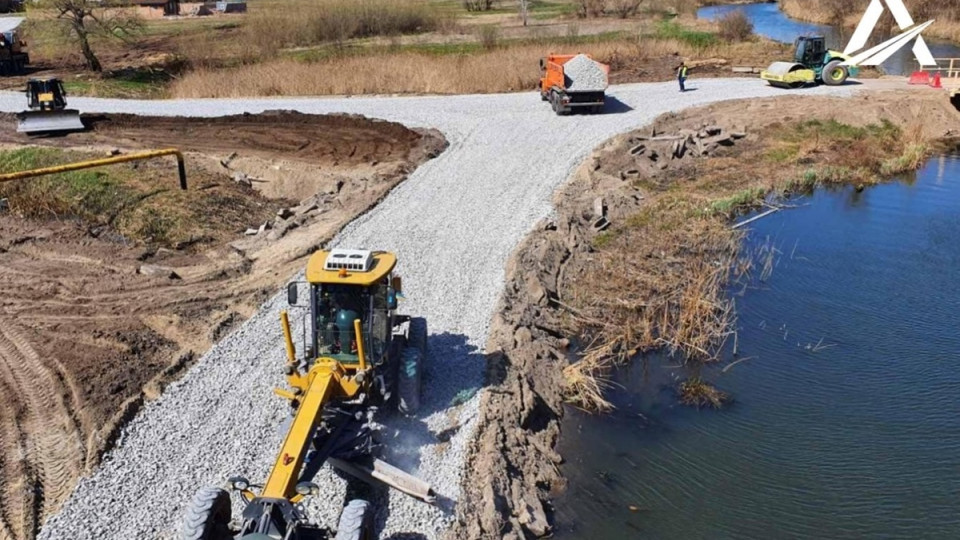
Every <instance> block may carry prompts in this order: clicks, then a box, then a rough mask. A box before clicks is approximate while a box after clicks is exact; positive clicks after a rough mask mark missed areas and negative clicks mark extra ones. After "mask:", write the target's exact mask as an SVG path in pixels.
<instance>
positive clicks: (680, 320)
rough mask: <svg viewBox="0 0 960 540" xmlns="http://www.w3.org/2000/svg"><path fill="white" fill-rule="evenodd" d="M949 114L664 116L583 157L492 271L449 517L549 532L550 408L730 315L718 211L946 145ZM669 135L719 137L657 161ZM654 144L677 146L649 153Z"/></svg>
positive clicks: (487, 526)
mask: <svg viewBox="0 0 960 540" xmlns="http://www.w3.org/2000/svg"><path fill="white" fill-rule="evenodd" d="M907 97H909V101H908V100H907V99H905V98H907ZM905 104H907V105H905ZM957 117H958V114H957V112H956V111H955V110H953V109H952V107H950V105H949V103H948V102H947V101H946V100H945V99H943V95H942V94H940V93H936V92H932V91H931V92H906V91H890V92H883V93H871V94H862V95H860V96H857V97H853V98H847V99H840V98H807V99H804V100H802V101H799V100H797V99H795V98H794V97H791V96H789V95H785V96H784V97H782V98H776V99H772V100H753V101H741V102H730V103H723V104H719V105H714V106H710V107H706V108H700V109H695V110H691V111H688V112H684V113H681V114H679V115H665V116H662V117H660V118H659V119H658V120H657V121H656V122H655V123H654V125H653V127H652V128H651V127H647V128H644V129H641V130H638V131H636V132H633V133H629V134H626V135H623V136H620V137H617V138H615V139H613V140H612V141H610V142H608V143H607V144H605V145H603V146H602V147H601V148H600V149H598V150H597V152H596V153H595V154H594V156H593V158H592V159H589V160H587V162H586V163H585V164H584V165H583V166H582V167H581V168H580V170H579V171H578V172H577V174H576V175H575V176H574V178H573V180H571V181H570V182H569V183H567V184H566V185H565V186H564V187H563V188H562V189H561V190H560V191H559V192H558V193H557V194H556V196H555V199H554V203H555V208H556V214H555V216H554V218H552V219H550V220H545V221H543V222H541V223H540V224H539V225H538V226H537V227H536V229H535V231H534V232H533V233H531V234H530V235H529V236H528V237H527V239H526V240H525V241H524V242H523V243H522V244H521V246H520V247H519V248H518V249H517V251H515V252H514V254H513V257H512V258H511V261H510V264H509V266H508V269H507V287H506V290H505V292H504V295H503V298H502V300H501V302H502V303H501V308H500V309H499V314H498V316H497V317H496V319H495V320H494V322H493V325H492V328H491V338H490V341H489V343H488V346H487V350H488V351H494V352H493V353H491V355H490V358H489V364H488V381H489V384H490V385H491V391H489V392H487V393H486V395H485V397H484V400H485V402H484V404H483V406H482V408H481V411H483V412H482V416H481V419H480V427H479V430H480V431H479V432H478V433H479V437H478V438H477V442H476V443H475V445H474V448H473V449H472V450H473V451H472V454H471V455H472V457H471V464H470V466H469V467H468V470H470V471H471V475H472V478H474V479H476V481H468V482H467V483H466V486H467V487H466V493H465V494H464V499H463V500H462V504H461V506H463V507H473V508H480V509H482V510H481V511H479V512H475V514H474V515H475V516H480V517H479V518H476V519H473V520H472V521H461V526H462V527H463V528H465V529H466V532H467V533H469V535H470V537H488V536H489V535H491V534H494V533H493V531H503V530H508V531H511V534H513V536H509V535H508V536H505V537H512V538H520V537H522V535H523V534H532V535H536V536H542V535H544V534H547V533H549V531H550V529H551V523H552V515H551V512H552V511H551V506H550V502H549V501H550V500H551V499H552V498H553V497H554V496H556V494H558V493H560V492H561V491H562V490H563V486H564V481H563V478H562V475H561V474H560V471H559V468H558V466H559V464H560V463H562V462H563V460H564V456H560V455H559V454H558V453H557V452H556V450H555V446H556V443H557V441H558V439H559V437H560V427H559V425H560V424H559V420H560V418H561V417H562V416H563V408H564V402H567V403H572V404H574V405H576V406H579V407H583V408H591V409H595V410H602V409H603V408H604V407H607V406H608V404H607V403H606V401H605V400H604V399H603V379H604V376H605V375H606V374H607V373H608V370H609V369H610V368H611V367H612V366H613V365H614V364H615V363H617V362H622V361H624V360H626V359H628V358H630V357H632V356H634V355H635V354H636V353H638V352H642V351H647V350H651V349H654V348H665V349H667V350H673V351H674V352H676V353H678V355H683V356H691V357H694V358H698V359H700V360H709V359H711V358H712V357H713V354H714V352H715V350H716V346H717V345H718V342H719V341H722V339H723V337H724V335H725V334H726V332H727V328H728V327H727V323H728V322H729V320H730V312H729V311H728V309H727V304H726V301H727V300H726V298H725V296H724V295H723V289H722V288H723V286H724V285H725V284H726V283H727V282H728V278H729V276H730V275H731V272H736V271H737V270H738V268H737V267H736V265H734V264H733V263H735V262H738V261H741V260H742V259H741V258H740V257H738V247H739V238H740V237H739V236H738V233H737V232H736V231H733V230H731V229H730V227H729V220H730V218H731V217H733V216H735V215H737V214H738V213H740V212H741V211H743V210H745V209H748V208H755V207H757V206H758V205H760V204H762V203H763V202H764V201H768V202H770V203H771V204H772V203H773V201H772V200H768V199H767V197H768V196H771V195H775V196H781V195H785V194H789V193H792V192H797V191H802V190H810V189H814V188H815V187H817V186H820V185H825V184H830V183H854V184H857V185H866V184H869V183H875V182H880V181H882V180H883V179H884V178H886V177H887V176H888V175H890V174H894V173H895V172H897V171H900V170H908V169H911V168H915V167H916V166H918V165H919V163H920V162H921V161H922V159H923V157H924V156H925V155H926V152H927V150H928V148H929V145H931V144H933V142H934V141H936V140H938V139H942V138H945V137H951V136H954V135H955V133H954V132H953V131H952V129H953V126H954V125H955V123H956V120H957V119H958V118H957ZM718 128H719V129H720V132H719V134H716V133H715V134H710V133H709V132H715V131H716V130H717V129H718ZM681 130H691V131H692V132H693V133H694V134H699V133H700V131H703V130H706V131H707V132H708V133H707V134H706V135H707V137H706V138H699V140H700V141H701V142H703V141H704V140H707V139H708V138H709V137H716V136H717V135H719V136H721V138H722V136H723V135H724V134H729V137H730V141H723V142H722V143H721V142H719V140H714V141H711V142H708V143H707V147H708V148H709V151H708V152H707V153H708V154H709V157H690V158H681V159H670V157H669V156H670V155H672V145H673V144H674V143H676V142H677V141H678V140H688V139H687V136H688V135H689V132H684V131H681ZM741 135H745V136H743V137H741ZM663 136H668V137H673V136H681V137H683V139H670V140H669V141H665V140H656V141H654V144H650V141H651V137H663ZM693 138H694V139H698V137H693ZM665 142H668V143H669V145H670V147H671V148H670V151H671V153H670V154H666V153H662V152H663V150H662V147H661V143H665ZM714 142H716V143H717V144H718V146H717V147H715V148H713V147H711V145H712V144H713V143H714ZM641 146H645V147H646V148H644V149H641V148H640V147H641ZM693 146H696V143H693ZM654 147H655V148H654ZM687 147H688V149H687V150H686V151H687V152H694V150H693V149H692V148H690V145H689V144H688V145H687ZM653 150H655V151H656V152H657V155H658V156H659V157H658V159H657V160H651V159H650V155H651V152H652V151H653ZM696 152H700V150H699V149H698V150H697V151H696ZM603 220H606V221H608V222H609V223H610V224H609V226H606V225H605V224H604V222H603ZM745 268H746V267H745V266H741V267H739V270H741V271H742V270H744V269H745ZM578 344H579V346H578ZM572 347H573V348H575V349H576V354H572V353H571V348H572ZM571 358H573V359H575V361H574V362H571ZM507 508H513V509H515V510H514V511H513V512H512V513H507V514H505V513H504V512H505V510H506V509H507Z"/></svg>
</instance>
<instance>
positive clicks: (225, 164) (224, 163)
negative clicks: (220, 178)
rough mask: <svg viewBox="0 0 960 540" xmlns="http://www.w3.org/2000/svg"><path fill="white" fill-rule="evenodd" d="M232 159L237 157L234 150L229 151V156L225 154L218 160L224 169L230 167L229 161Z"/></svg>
mask: <svg viewBox="0 0 960 540" xmlns="http://www.w3.org/2000/svg"><path fill="white" fill-rule="evenodd" d="M234 159H237V153H236V152H231V153H230V155H229V156H227V157H225V158H223V159H221V160H220V165H221V166H223V167H224V168H225V169H229V168H230V163H231V162H232V161H233V160H234Z"/></svg>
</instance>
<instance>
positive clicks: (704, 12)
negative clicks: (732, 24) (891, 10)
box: [697, 2, 960, 75]
mask: <svg viewBox="0 0 960 540" xmlns="http://www.w3.org/2000/svg"><path fill="white" fill-rule="evenodd" d="M864 8H866V2H864ZM737 10H740V11H743V12H744V13H745V14H746V15H747V17H749V18H750V21H751V22H753V29H754V32H755V33H756V34H758V35H761V36H764V37H767V38H770V39H773V40H775V41H780V42H783V43H793V42H794V40H795V39H796V38H797V36H809V35H822V36H825V37H826V38H827V46H828V47H829V48H831V49H834V50H840V51H842V50H843V49H844V48H845V47H846V44H847V41H848V40H849V39H850V32H849V31H847V32H842V31H841V30H840V29H838V28H837V27H834V26H826V25H820V24H812V23H806V22H802V21H798V20H796V19H791V18H790V17H787V16H786V15H785V14H784V13H783V12H782V11H780V5H779V4H777V3H762V4H744V5H721V6H709V7H705V8H701V9H700V10H699V11H698V12H697V16H698V17H700V18H701V19H707V20H711V21H712V20H716V19H718V18H720V17H722V16H724V15H726V14H727V13H730V12H731V11H737ZM933 24H937V23H933ZM924 40H925V41H926V42H927V45H929V46H930V52H932V53H933V56H934V58H960V46H957V45H956V44H953V43H950V42H945V41H938V40H933V39H930V38H929V37H924ZM910 49H911V46H908V47H904V48H903V49H901V50H900V51H899V52H897V53H896V54H894V55H893V56H892V57H890V59H889V60H887V61H886V62H884V63H883V65H882V66H881V67H882V68H883V70H884V72H885V73H887V74H888V75H909V74H910V73H911V72H913V71H914V70H915V69H917V67H918V66H917V62H916V58H915V57H914V56H913V52H911V50H910ZM784 60H789V59H788V58H784Z"/></svg>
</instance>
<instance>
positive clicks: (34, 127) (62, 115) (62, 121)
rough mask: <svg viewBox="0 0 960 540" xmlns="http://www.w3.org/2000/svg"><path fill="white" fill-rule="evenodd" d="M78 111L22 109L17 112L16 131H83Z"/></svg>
mask: <svg viewBox="0 0 960 540" xmlns="http://www.w3.org/2000/svg"><path fill="white" fill-rule="evenodd" d="M84 129H85V128H84V126H83V122H82V121H81V120H80V111H77V110H74V109H61V110H59V111H24V112H21V113H18V114H17V133H54V132H59V131H83V130H84Z"/></svg>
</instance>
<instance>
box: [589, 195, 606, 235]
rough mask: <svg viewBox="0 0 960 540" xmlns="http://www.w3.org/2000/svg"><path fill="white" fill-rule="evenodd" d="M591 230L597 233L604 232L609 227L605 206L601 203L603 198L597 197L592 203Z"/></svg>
mask: <svg viewBox="0 0 960 540" xmlns="http://www.w3.org/2000/svg"><path fill="white" fill-rule="evenodd" d="M593 217H594V218H596V219H594V220H593V228H594V229H596V230H598V231H603V230H606V229H607V228H608V227H610V220H608V219H607V206H606V205H605V204H604V203H603V197H597V198H596V199H595V200H594V201H593Z"/></svg>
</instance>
